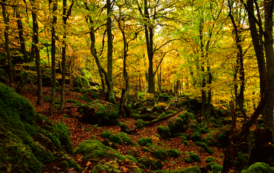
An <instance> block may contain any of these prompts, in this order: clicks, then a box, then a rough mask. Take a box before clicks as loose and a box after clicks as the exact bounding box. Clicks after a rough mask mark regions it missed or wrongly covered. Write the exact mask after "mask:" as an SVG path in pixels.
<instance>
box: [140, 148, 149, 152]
mask: <svg viewBox="0 0 274 173" xmlns="http://www.w3.org/2000/svg"><path fill="white" fill-rule="evenodd" d="M142 150H143V151H145V152H150V150H149V148H147V147H143V148H142Z"/></svg>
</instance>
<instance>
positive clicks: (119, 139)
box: [108, 132, 133, 145]
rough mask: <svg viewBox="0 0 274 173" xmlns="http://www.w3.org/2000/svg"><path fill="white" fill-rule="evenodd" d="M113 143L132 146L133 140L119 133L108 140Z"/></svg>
mask: <svg viewBox="0 0 274 173" xmlns="http://www.w3.org/2000/svg"><path fill="white" fill-rule="evenodd" d="M108 139H109V140H110V141H111V142H114V143H117V144H120V145H124V143H126V144H132V143H133V142H132V140H131V139H130V137H129V136H128V135H127V134H126V133H124V132H120V133H117V134H116V135H110V136H109V138H108Z"/></svg>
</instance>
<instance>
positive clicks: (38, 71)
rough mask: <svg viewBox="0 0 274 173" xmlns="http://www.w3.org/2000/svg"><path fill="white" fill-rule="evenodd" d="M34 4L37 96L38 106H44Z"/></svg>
mask: <svg viewBox="0 0 274 173" xmlns="http://www.w3.org/2000/svg"><path fill="white" fill-rule="evenodd" d="M31 2H32V8H33V9H32V22H33V40H34V43H35V45H34V49H35V56H36V58H35V63H36V71H37V81H38V94H37V102H36V104H37V105H39V106H40V105H41V104H42V73H41V66H40V52H39V48H38V43H39V38H38V34H39V33H38V23H37V15H36V12H37V9H36V7H35V4H34V3H35V1H34V0H31Z"/></svg>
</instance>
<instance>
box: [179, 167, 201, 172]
mask: <svg viewBox="0 0 274 173" xmlns="http://www.w3.org/2000/svg"><path fill="white" fill-rule="evenodd" d="M181 173H201V169H200V168H199V167H198V166H193V167H189V168H185V169H183V170H182V171H181Z"/></svg>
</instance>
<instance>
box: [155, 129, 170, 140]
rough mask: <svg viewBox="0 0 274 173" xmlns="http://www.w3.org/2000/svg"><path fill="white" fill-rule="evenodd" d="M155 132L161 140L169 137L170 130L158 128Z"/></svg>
mask: <svg viewBox="0 0 274 173" xmlns="http://www.w3.org/2000/svg"><path fill="white" fill-rule="evenodd" d="M157 132H158V133H159V135H160V136H161V137H162V138H163V139H166V138H168V137H170V136H171V133H170V129H169V127H168V126H158V127H157Z"/></svg>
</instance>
